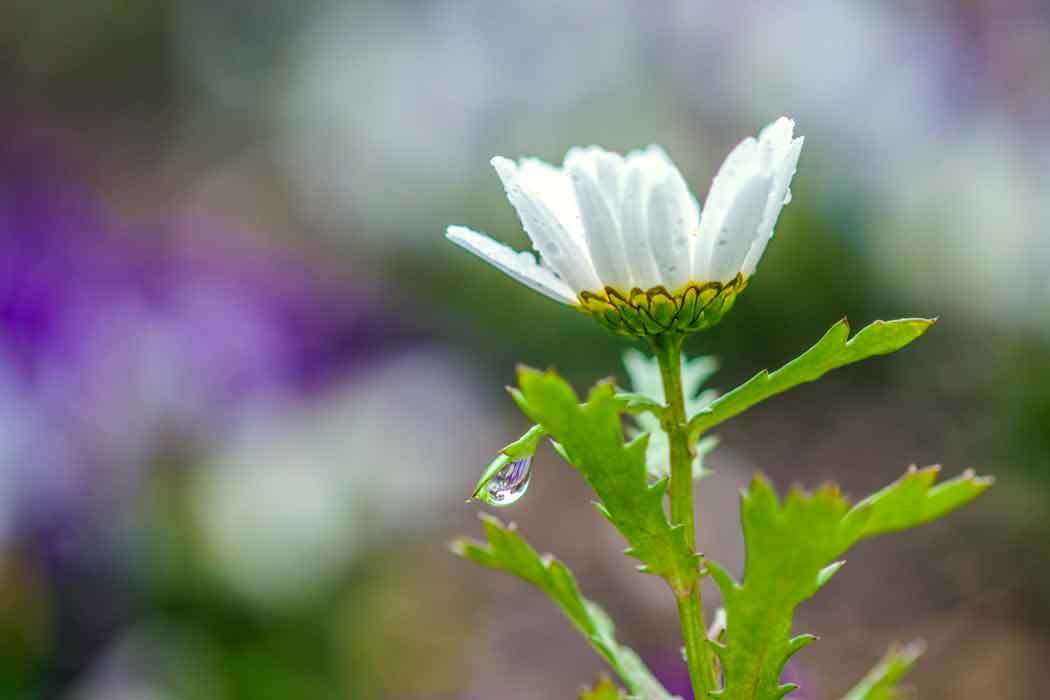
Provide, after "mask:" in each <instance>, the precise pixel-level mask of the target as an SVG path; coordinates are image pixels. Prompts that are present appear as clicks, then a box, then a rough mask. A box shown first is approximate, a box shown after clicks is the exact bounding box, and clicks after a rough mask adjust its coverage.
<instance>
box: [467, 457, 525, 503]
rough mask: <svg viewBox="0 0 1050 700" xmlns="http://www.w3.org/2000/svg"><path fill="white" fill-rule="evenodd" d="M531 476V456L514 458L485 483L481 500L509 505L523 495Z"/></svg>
mask: <svg viewBox="0 0 1050 700" xmlns="http://www.w3.org/2000/svg"><path fill="white" fill-rule="evenodd" d="M531 478H532V456H531V455H530V456H528V457H522V458H521V459H516V460H514V461H513V462H511V463H510V464H508V465H507V466H505V467H504V468H503V469H501V470H500V471H499V473H498V474H496V476H494V477H492V479H491V480H490V481H489V483H487V484H486V485H485V488H484V490H483V491H482V492H481V494H479V495H480V497H481V500H483V501H485V503H488V504H490V505H494V506H509V505H511V504H512V503H515V502H517V500H518V499H519V498H521V497H522V496H524V495H525V491H527V490H528V488H529V480H530V479H531Z"/></svg>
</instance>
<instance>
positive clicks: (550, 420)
mask: <svg viewBox="0 0 1050 700" xmlns="http://www.w3.org/2000/svg"><path fill="white" fill-rule="evenodd" d="M518 384H519V391H517V392H513V393H512V395H513V396H514V397H515V400H516V401H517V402H518V405H519V406H520V407H521V410H522V411H523V412H524V413H525V414H526V415H527V416H528V417H529V418H530V419H532V420H533V421H535V422H536V423H537V424H539V425H541V426H543V428H544V430H546V431H547V432H548V434H550V436H551V437H552V438H553V439H554V440H555V441H556V442H557V443H558V445H559V446H560V451H561V453H562V454H563V456H564V457H565V458H566V459H567V460H568V461H569V463H570V464H572V465H573V466H575V467H576V469H577V470H578V471H579V472H580V473H581V474H582V475H583V477H584V479H586V480H587V483H588V484H590V486H591V488H592V489H594V492H595V493H596V494H597V495H598V498H599V500H600V506H601V507H600V508H599V510H600V511H601V512H602V513H603V514H604V515H605V516H606V517H607V518H608V519H609V521H610V522H611V523H612V524H613V525H614V526H616V528H617V529H618V530H619V531H620V532H621V533H622V534H623V536H624V538H625V539H626V540H627V542H628V544H629V545H630V547H629V548H628V550H627V553H628V554H630V555H631V556H634V557H636V558H638V559H639V560H640V561H641V562H642V566H641V567H640V568H641V569H642V570H643V571H647V572H649V573H653V574H657V575H659V576H662V577H663V578H665V579H667V580H668V581H669V582H670V583H671V585H672V586H673V587H675V589H676V590H690V589H691V587H692V586H693V585H694V584H695V583H696V581H697V580H698V578H699V572H698V566H697V558H696V555H694V554H693V553H692V552H691V551H690V548H689V546H688V544H687V543H686V539H685V533H684V531H683V530H682V529H681V528H676V527H672V525H671V523H670V521H669V520H668V518H667V514H666V512H665V511H664V493H665V490H666V482H664V481H659V482H657V483H655V484H650V483H649V478H648V475H647V472H646V448H647V446H648V440H649V436H648V435H641V436H639V437H638V438H636V439H635V440H632V441H631V442H630V443H626V444H625V443H624V436H623V426H622V424H621V420H620V416H621V413H622V410H623V408H622V405H621V403H620V402H619V401H618V400H617V399H616V396H615V390H614V388H613V385H612V383H610V382H602V383H599V384H598V385H597V386H595V387H594V389H592V390H591V393H590V396H589V397H588V398H587V401H586V403H583V404H581V403H580V402H579V400H578V398H577V396H576V392H574V391H573V389H572V387H571V386H569V384H568V383H567V382H566V381H565V380H564V379H562V378H561V377H559V376H558V375H557V374H555V373H554V372H553V371H548V372H539V371H536V370H534V369H529V368H524V367H523V368H519V370H518Z"/></svg>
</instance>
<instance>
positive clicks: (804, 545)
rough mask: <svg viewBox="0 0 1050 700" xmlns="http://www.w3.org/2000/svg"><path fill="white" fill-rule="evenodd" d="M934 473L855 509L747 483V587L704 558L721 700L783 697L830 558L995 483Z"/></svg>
mask: <svg viewBox="0 0 1050 700" xmlns="http://www.w3.org/2000/svg"><path fill="white" fill-rule="evenodd" d="M937 472H938V470H937V468H936V467H928V468H926V469H915V468H912V469H910V470H909V471H908V472H907V473H906V474H905V475H904V476H903V477H901V478H900V479H898V480H897V481H895V482H894V483H892V484H890V485H889V486H887V487H886V488H884V489H882V490H881V491H879V492H878V493H876V494H874V495H872V496H870V497H868V498H866V499H864V500H863V501H861V502H860V503H858V504H857V505H855V506H852V507H850V504H849V503H848V502H847V500H846V499H845V498H844V497H843V496H842V494H841V493H839V490H838V488H837V487H835V486H832V485H828V486H824V487H821V488H820V489H818V490H817V491H815V492H814V493H812V494H808V493H804V492H803V491H800V490H798V489H792V490H791V491H790V492H788V494H787V496H786V497H785V498H784V499H783V501H780V499H778V497H777V494H776V491H775V490H774V489H773V487H772V485H771V484H770V483H769V482H768V481H767V480H766V479H764V478H762V477H756V478H755V479H754V480H753V481H752V483H751V486H750V487H749V488H748V490H747V491H746V492H744V494H743V496H742V498H741V503H740V518H741V521H742V522H743V527H744V544H745V546H746V559H745V569H744V571H745V575H744V579H743V581H742V582H741V583H737V582H736V581H734V580H733V578H732V577H731V576H730V575H729V574H728V573H727V572H726V571H725V570H724V569H722V568H721V567H719V566H718V565H717V564H715V563H713V562H712V561H710V560H705V566H706V567H707V571H708V572H709V573H710V574H711V578H712V579H714V581H715V583H716V584H717V585H718V587H719V588H720V589H721V591H722V596H723V598H724V602H725V609H726V617H727V623H728V624H727V629H726V635H725V645H724V648H722V649H721V650H720V652H719V658H720V659H721V661H722V668H723V673H724V682H725V688H724V690H723V692H722V695H720V696H719V697H720V698H722V699H723V700H745V699H746V700H764V699H766V698H775V697H779V696H778V693H781V692H782V691H783V686H781V685H780V675H781V672H782V671H783V668H784V664H786V663H787V660H788V658H789V657H790V656H791V655H792V654H794V653H795V652H796V651H798V649H800V648H802V646H804V645H805V644H808V643H809V642H810V641H812V639H811V638H809V637H807V636H804V635H803V636H799V637H795V638H794V639H792V638H791V637H790V635H791V627H792V621H793V617H794V611H795V608H796V607H797V606H798V605H799V604H800V603H801V602H802V601H804V600H806V599H807V598H809V597H810V596H812V595H813V594H814V593H816V592H817V591H818V590H819V589H820V588H821V587H822V586H824V585H825V584H826V583H827V582H828V581H829V580H830V579H831V577H832V576H833V575H834V574H835V572H836V571H838V569H839V568H840V567H841V566H842V562H840V561H836V560H837V559H838V558H839V557H841V556H842V554H843V553H845V552H846V550H848V549H849V548H850V547H852V546H853V545H854V544H856V543H857V542H858V541H860V540H862V539H866V538H869V537H874V536H876V535H880V534H882V533H886V532H893V531H897V530H903V529H907V528H910V527H915V526H917V525H921V524H922V523H925V522H929V521H930V520H933V519H935V518H938V517H940V516H942V515H945V514H947V513H948V512H949V511H951V510H954V509H955V508H957V507H959V506H961V505H963V504H964V503H967V502H969V501H971V500H973V499H974V498H976V497H977V496H978V495H980V494H981V493H983V492H984V491H985V490H986V489H987V488H988V486H989V485H990V484H991V480H990V479H985V478H980V477H976V476H974V475H973V474H972V473H971V472H967V473H965V474H963V475H962V476H960V477H957V478H955V479H951V480H949V481H945V482H943V483H942V484H939V485H935V484H934V482H935V480H936V478H937ZM860 697H866V696H860ZM873 697H878V698H879V700H883V697H892V696H873ZM848 700H854V698H852V697H851V698H849V699H848Z"/></svg>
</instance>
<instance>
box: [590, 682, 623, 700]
mask: <svg viewBox="0 0 1050 700" xmlns="http://www.w3.org/2000/svg"><path fill="white" fill-rule="evenodd" d="M626 699H627V696H626V695H624V694H623V692H622V691H621V690H620V689H619V688H617V687H616V684H615V683H613V682H612V681H611V680H609V679H608V678H605V677H602V678H599V679H598V682H597V683H595V684H594V685H593V686H592V687H590V688H585V689H584V690H583V691H582V692H581V693H580V698H579V700H626Z"/></svg>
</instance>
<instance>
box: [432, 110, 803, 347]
mask: <svg viewBox="0 0 1050 700" xmlns="http://www.w3.org/2000/svg"><path fill="white" fill-rule="evenodd" d="M793 130H794V122H792V121H791V120H790V119H787V118H783V117H782V118H780V119H778V120H777V121H776V122H774V123H773V124H770V125H769V126H767V127H766V128H765V129H763V130H762V132H761V133H760V134H759V136H758V138H757V139H756V138H748V139H745V140H744V141H743V142H741V143H740V144H739V145H738V146H737V147H736V148H734V149H733V151H732V152H731V153H730V154H729V156H728V157H727V158H726V160H725V162H724V163H723V164H722V167H721V168H720V169H719V171H718V174H717V175H716V176H715V178H714V181H713V182H712V184H711V191H710V192H709V193H708V196H707V201H706V202H705V203H704V206H703V210H702V211H701V207H700V205H699V203H698V202H697V200H696V198H695V197H693V195H692V194H691V193H690V192H689V188H688V186H687V185H686V183H685V180H684V179H683V178H682V175H681V173H680V172H679V171H678V168H676V167H675V165H674V163H672V162H671V159H670V158H669V157H668V156H667V154H666V153H665V152H664V151H663V149H661V148H660V147H658V146H650V147H649V148H647V149H645V150H643V151H634V152H632V153H629V154H628V155H627V156H626V157H623V156H620V155H619V154H616V153H610V152H608V151H605V150H602V149H601V148H598V147H596V146H590V147H587V148H573V149H571V150H570V151H569V152H568V154H566V156H565V162H564V163H563V165H562V167H561V168H556V167H554V166H551V165H548V164H547V163H544V162H542V161H539V160H535V159H532V158H525V159H522V160H520V161H518V162H517V163H515V162H514V161H511V160H508V159H507V158H503V157H496V158H493V159H492V165H493V167H495V168H496V172H497V173H498V174H499V177H500V179H501V180H502V181H503V186H504V188H506V191H507V197H508V198H509V199H510V201H511V204H513V205H514V208H515V209H516V210H517V211H518V215H519V217H520V218H521V222H522V224H523V225H524V227H525V231H526V233H528V235H529V238H530V239H532V243H533V247H534V248H535V249H536V251H537V252H538V253H539V254H540V261H539V262H537V260H536V258H535V257H533V255H532V254H531V253H528V252H517V251H515V250H513V249H511V248H509V247H508V246H505V245H503V244H502V243H498V242H497V241H494V240H493V239H491V238H489V237H488V236H486V235H484V234H481V233H478V232H476V231H472V230H470V229H468V228H465V227H462V226H450V227H449V228H448V233H447V234H446V235H447V237H448V239H449V240H451V241H452V242H453V243H456V244H457V245H460V246H462V247H463V248H466V249H467V250H469V251H470V252H472V253H474V254H475V255H477V256H479V257H481V258H482V259H484V260H487V261H488V262H490V263H492V264H493V265H495V266H496V267H498V268H499V269H501V270H503V271H504V272H506V273H507V274H509V275H510V276H511V277H513V278H514V279H516V280H518V281H519V282H522V283H523V284H526V285H528V286H530V287H532V288H533V289H535V290H536V291H538V292H540V293H542V294H545V295H547V296H549V297H551V298H552V299H555V300H557V301H560V302H563V303H565V304H570V305H574V306H578V307H580V308H581V310H584V311H587V312H589V313H592V314H593V315H595V316H596V317H597V318H598V319H599V320H601V321H603V322H604V323H605V324H606V325H607V326H609V327H610V328H612V329H613V330H615V331H618V332H623V333H627V334H629V335H644V334H652V333H659V332H663V331H666V330H672V329H674V330H681V331H689V330H696V329H698V328H702V327H706V326H708V325H711V324H712V323H714V322H717V320H718V318H719V317H721V314H722V313H724V312H725V311H726V310H728V306H729V305H731V303H732V300H733V298H734V297H735V295H736V293H738V292H739V291H740V290H741V289H742V288H743V287H744V285H745V284H746V283H747V279H748V278H749V277H750V276H751V275H752V274H753V273H754V271H755V268H756V267H757V266H758V262H759V260H760V259H761V257H762V253H763V252H764V251H765V249H766V245H767V244H768V243H769V240H770V238H772V236H773V225H774V224H775V223H776V220H777V217H778V216H779V214H780V210H781V208H783V206H784V204H786V203H787V202H788V201H789V200H790V198H791V195H790V190H789V185H790V183H791V177H792V176H793V175H794V173H795V166H796V164H797V162H798V156H799V152H800V150H801V148H802V139H801V138H792V134H793ZM690 290H692V291H691V292H690Z"/></svg>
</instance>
